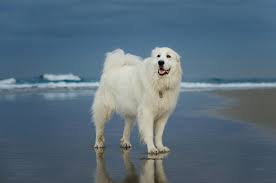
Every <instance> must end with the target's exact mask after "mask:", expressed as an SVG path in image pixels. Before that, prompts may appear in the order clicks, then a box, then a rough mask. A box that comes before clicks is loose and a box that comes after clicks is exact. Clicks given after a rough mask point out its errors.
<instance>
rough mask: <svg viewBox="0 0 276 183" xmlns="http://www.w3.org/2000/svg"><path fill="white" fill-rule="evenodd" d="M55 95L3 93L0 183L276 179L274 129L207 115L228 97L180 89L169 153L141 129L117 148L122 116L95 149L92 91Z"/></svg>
mask: <svg viewBox="0 0 276 183" xmlns="http://www.w3.org/2000/svg"><path fill="white" fill-rule="evenodd" d="M51 96H52V97H50V98H49V97H48V98H47V97H44V95H15V96H12V97H0V116H1V123H0V181H1V182H98V183H104V182H147V183H150V182H212V183H213V182H224V183H228V182H229V183H230V182H236V183H239V182H241V183H244V182H251V183H254V182H275V181H276V165H275V164H276V156H275V154H276V134H275V132H273V131H269V130H264V129H262V128H257V127H255V126H253V125H251V124H249V123H241V122H236V121H233V120H232V121H231V120H226V119H223V120H222V119H218V118H215V117H212V116H210V115H209V114H207V113H206V111H208V110H210V109H214V108H217V107H219V106H221V105H222V104H224V100H223V98H220V97H215V96H213V95H210V94H209V93H205V92H182V93H181V96H180V100H179V103H178V105H177V108H176V111H175V113H174V114H173V115H172V116H171V118H170V120H169V123H168V125H167V128H166V131H165V136H164V141H165V144H166V145H167V146H169V147H170V149H171V152H170V153H169V154H161V155H158V156H156V157H155V156H154V157H148V155H147V154H146V153H145V152H146V148H145V146H144V145H142V144H140V142H139V139H138V134H137V129H135V130H134V133H133V134H132V139H131V140H132V145H133V148H132V149H131V150H129V151H122V150H121V149H120V148H119V139H120V136H121V134H122V125H123V122H122V120H121V119H120V118H119V117H118V116H115V117H114V118H113V119H112V120H111V121H110V123H108V124H107V128H106V141H107V144H106V145H107V148H106V149H105V150H104V152H101V151H96V152H95V151H94V149H93V148H92V146H93V144H94V129H93V126H92V124H91V123H90V117H89V110H90V109H89V108H90V104H91V101H92V96H91V95H90V94H86V95H84V94H82V95H77V94H74V96H73V97H72V96H71V95H68V96H69V97H66V95H55V94H51ZM53 96H54V97H53ZM60 96H61V97H60Z"/></svg>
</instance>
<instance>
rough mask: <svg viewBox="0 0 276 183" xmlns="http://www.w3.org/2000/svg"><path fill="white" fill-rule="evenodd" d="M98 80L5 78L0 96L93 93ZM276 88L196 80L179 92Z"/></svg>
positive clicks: (272, 83) (261, 82)
mask: <svg viewBox="0 0 276 183" xmlns="http://www.w3.org/2000/svg"><path fill="white" fill-rule="evenodd" d="M98 85H99V81H98V80H92V79H89V78H83V77H81V76H78V75H74V74H42V75H41V76H37V77H32V78H28V79H21V78H5V79H1V80H0V94H5V93H6V94H7V93H8V94H11V93H26V92H49V91H51V92H59V91H69V92H70V91H78V90H79V91H83V90H90V91H95V90H96V89H97V87H98ZM250 88H251V89H254V88H276V79H273V78H271V79H256V78H251V79H250V78H249V79H219V78H210V79H197V80H187V81H185V80H184V81H183V82H182V83H181V90H182V91H184V90H188V91H206V90H229V89H250Z"/></svg>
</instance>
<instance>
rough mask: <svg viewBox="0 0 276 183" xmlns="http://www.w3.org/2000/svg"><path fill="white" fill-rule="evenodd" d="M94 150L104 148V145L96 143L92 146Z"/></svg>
mask: <svg viewBox="0 0 276 183" xmlns="http://www.w3.org/2000/svg"><path fill="white" fill-rule="evenodd" d="M94 148H96V149H100V148H104V143H101V142H96V143H95V145H94Z"/></svg>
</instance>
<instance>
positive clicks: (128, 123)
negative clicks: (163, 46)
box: [120, 117, 134, 148]
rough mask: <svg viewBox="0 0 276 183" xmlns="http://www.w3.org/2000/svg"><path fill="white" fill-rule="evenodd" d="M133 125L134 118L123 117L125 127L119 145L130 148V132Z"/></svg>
mask: <svg viewBox="0 0 276 183" xmlns="http://www.w3.org/2000/svg"><path fill="white" fill-rule="evenodd" d="M133 126H134V118H133V117H125V127H124V133H123V137H122V138H121V140H120V146H121V147H122V148H130V147H131V144H130V134H131V131H132V129H133Z"/></svg>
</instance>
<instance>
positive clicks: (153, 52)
mask: <svg viewBox="0 0 276 183" xmlns="http://www.w3.org/2000/svg"><path fill="white" fill-rule="evenodd" d="M158 49H159V47H155V48H154V49H153V50H152V51H151V57H155V56H156V54H157V51H158Z"/></svg>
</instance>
